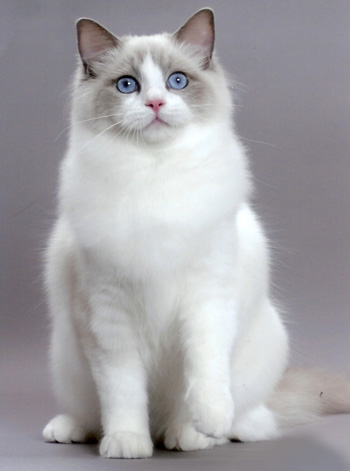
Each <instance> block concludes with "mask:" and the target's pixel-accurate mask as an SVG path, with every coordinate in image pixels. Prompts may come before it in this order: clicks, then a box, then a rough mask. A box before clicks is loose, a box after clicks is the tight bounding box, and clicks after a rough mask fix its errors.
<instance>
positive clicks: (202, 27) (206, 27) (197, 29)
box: [174, 8, 215, 69]
mask: <svg viewBox="0 0 350 471" xmlns="http://www.w3.org/2000/svg"><path fill="white" fill-rule="evenodd" d="M174 38H175V39H176V40H177V41H179V42H183V43H189V44H191V45H193V46H195V47H196V48H197V49H198V52H199V53H200V54H201V55H203V67H204V68H205V69H206V68H207V67H209V64H210V60H211V57H212V55H213V50H214V41H215V27H214V12H213V10H211V9H210V8H203V9H202V10H199V11H197V13H195V14H194V15H192V16H191V17H190V18H189V19H188V20H187V21H186V23H185V24H184V25H182V26H181V28H179V29H178V30H177V31H176V33H174Z"/></svg>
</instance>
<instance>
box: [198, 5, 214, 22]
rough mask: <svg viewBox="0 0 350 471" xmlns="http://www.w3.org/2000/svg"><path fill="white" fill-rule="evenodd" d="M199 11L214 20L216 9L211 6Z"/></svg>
mask: <svg viewBox="0 0 350 471" xmlns="http://www.w3.org/2000/svg"><path fill="white" fill-rule="evenodd" d="M197 13H205V14H206V15H207V16H209V17H210V18H211V19H212V20H213V19H214V16H215V15H214V10H213V9H212V8H210V7H205V8H201V9H200V10H199V11H198V12H197Z"/></svg>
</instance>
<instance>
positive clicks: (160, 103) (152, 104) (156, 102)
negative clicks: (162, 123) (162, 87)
mask: <svg viewBox="0 0 350 471" xmlns="http://www.w3.org/2000/svg"><path fill="white" fill-rule="evenodd" d="M145 105H146V106H149V107H150V108H152V109H153V111H154V112H155V113H156V114H157V113H158V111H159V108H160V107H161V106H163V105H164V101H163V100H161V99H160V98H154V99H153V100H148V101H146V103H145Z"/></svg>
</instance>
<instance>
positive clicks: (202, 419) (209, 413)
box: [189, 387, 234, 438]
mask: <svg viewBox="0 0 350 471" xmlns="http://www.w3.org/2000/svg"><path fill="white" fill-rule="evenodd" d="M189 408H190V411H191V415H192V419H193V424H194V426H195V428H196V430H197V431H198V432H201V433H203V434H204V435H208V436H211V437H215V438H222V437H225V436H227V435H228V433H229V431H230V430H231V427H232V423H233V419H234V403H233V398H232V394H231V392H230V391H229V390H226V391H225V390H224V389H217V388H213V387H202V389H201V390H198V392H197V393H195V394H194V391H193V392H192V393H191V394H190V395H189Z"/></svg>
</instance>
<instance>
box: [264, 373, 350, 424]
mask: <svg viewBox="0 0 350 471" xmlns="http://www.w3.org/2000/svg"><path fill="white" fill-rule="evenodd" d="M268 406H269V408H270V409H271V410H272V411H273V412H275V414H276V416H277V419H278V420H279V422H280V425H281V426H282V427H283V426H287V425H296V424H302V423H306V422H309V421H310V420H313V419H315V418H317V417H320V416H322V415H326V414H342V413H350V377H345V376H342V375H338V374H333V373H327V372H325V371H322V370H317V369H307V368H290V369H288V370H287V371H286V372H285V374H284V376H283V378H282V380H281V381H280V383H279V385H278V386H277V388H276V390H275V392H274V393H273V395H272V397H271V399H270V400H269V402H268Z"/></svg>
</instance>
